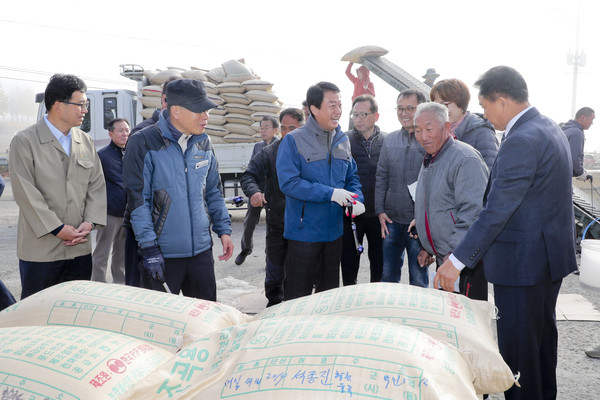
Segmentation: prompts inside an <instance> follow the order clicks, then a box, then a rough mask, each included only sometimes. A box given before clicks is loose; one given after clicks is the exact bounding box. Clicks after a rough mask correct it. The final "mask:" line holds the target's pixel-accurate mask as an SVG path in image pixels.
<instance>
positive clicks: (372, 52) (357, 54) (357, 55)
mask: <svg viewBox="0 0 600 400" xmlns="http://www.w3.org/2000/svg"><path fill="white" fill-rule="evenodd" d="M387 53H388V51H387V50H386V49H384V48H383V47H379V46H361V47H357V48H356V49H354V50H351V51H349V52H348V53H346V54H344V56H343V57H342V61H349V62H353V63H360V59H361V58H362V57H381V56H385V55H386V54H387Z"/></svg>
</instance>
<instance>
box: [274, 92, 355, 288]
mask: <svg viewBox="0 0 600 400" xmlns="http://www.w3.org/2000/svg"><path fill="white" fill-rule="evenodd" d="M306 102H307V106H308V109H309V110H310V114H311V116H310V117H309V118H308V121H307V122H306V125H304V126H302V127H300V128H298V129H296V130H294V131H292V132H290V133H289V134H288V135H286V136H285V138H283V140H282V141H281V144H280V145H279V152H278V154H277V178H278V179H279V186H280V188H281V191H282V192H283V193H284V194H285V195H286V206H285V230H284V237H285V238H286V239H288V254H287V259H286V267H285V283H284V298H285V300H289V299H294V298H297V297H302V296H306V295H309V294H311V293H312V290H313V286H314V287H315V290H316V292H321V291H324V290H328V289H332V288H336V287H338V286H339V281H340V259H341V256H342V233H343V221H342V213H343V212H344V211H343V207H345V206H348V205H352V206H353V213H354V214H355V215H359V214H362V213H363V212H364V211H365V207H364V205H363V202H364V198H363V195H362V192H361V190H360V189H361V185H360V182H359V179H358V174H357V170H356V163H355V162H354V159H352V153H351V149H350V141H349V140H348V136H346V135H345V134H344V133H343V132H342V130H341V128H340V126H339V120H340V117H341V115H342V101H341V99H340V90H339V89H338V87H337V86H336V85H334V84H333V83H329V82H319V83H317V84H316V85H313V86H311V87H310V88H309V89H308V92H307V93H306Z"/></svg>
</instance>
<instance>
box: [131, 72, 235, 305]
mask: <svg viewBox="0 0 600 400" xmlns="http://www.w3.org/2000/svg"><path fill="white" fill-rule="evenodd" d="M166 96H167V104H168V106H167V109H166V110H164V111H162V112H161V114H160V117H159V120H158V123H157V124H154V125H151V126H149V127H147V128H144V129H142V130H141V131H140V132H139V133H138V134H136V135H133V136H132V137H131V138H130V139H129V142H128V143H127V151H126V153H125V159H124V163H123V179H124V180H125V185H126V187H127V196H128V207H129V209H130V211H131V225H132V227H133V231H134V232H135V237H136V240H137V241H138V245H139V248H140V250H141V253H142V263H141V265H140V272H141V286H142V287H145V288H149V289H154V290H165V289H163V287H164V286H165V285H164V283H165V282H166V284H167V285H166V286H167V287H168V288H169V289H170V290H171V291H172V292H173V293H179V291H182V292H183V294H184V295H185V296H188V297H196V298H201V299H205V300H212V301H215V300H216V297H217V294H216V282H215V273H214V260H213V253H212V237H211V233H210V229H211V225H212V230H213V231H214V232H215V233H216V234H217V235H218V236H219V237H220V239H221V243H222V245H223V254H222V255H221V256H219V260H228V259H229V258H230V257H231V255H232V254H233V243H232V241H231V237H230V234H231V220H230V218H229V213H228V211H227V207H226V205H225V201H224V200H223V195H222V191H221V181H220V177H219V172H218V166H217V160H216V158H215V156H214V153H213V149H212V145H211V142H210V140H209V138H208V136H207V135H206V134H205V133H204V130H205V128H206V123H207V120H208V111H209V110H210V109H211V108H214V107H216V106H217V105H216V104H215V103H214V102H212V101H211V100H209V99H208V97H207V95H206V89H205V88H204V84H203V83H202V82H200V81H195V80H190V79H181V80H176V81H173V82H169V83H168V86H167V93H166Z"/></svg>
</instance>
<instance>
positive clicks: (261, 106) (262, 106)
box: [250, 101, 281, 114]
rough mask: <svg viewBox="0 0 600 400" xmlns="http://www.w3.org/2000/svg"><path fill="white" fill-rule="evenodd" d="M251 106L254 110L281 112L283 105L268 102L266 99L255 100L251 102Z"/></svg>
mask: <svg viewBox="0 0 600 400" xmlns="http://www.w3.org/2000/svg"><path fill="white" fill-rule="evenodd" d="M250 108H251V109H252V110H253V111H254V112H257V111H267V112H270V113H276V114H279V112H280V111H281V106H280V105H279V104H274V103H267V102H266V101H253V102H252V103H250Z"/></svg>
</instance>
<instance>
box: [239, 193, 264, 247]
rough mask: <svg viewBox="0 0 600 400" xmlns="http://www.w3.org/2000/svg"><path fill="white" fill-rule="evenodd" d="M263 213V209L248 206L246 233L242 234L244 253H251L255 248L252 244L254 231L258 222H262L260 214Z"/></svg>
mask: <svg viewBox="0 0 600 400" xmlns="http://www.w3.org/2000/svg"><path fill="white" fill-rule="evenodd" d="M261 211H262V207H253V206H252V205H250V204H248V210H247V211H246V216H245V217H244V232H243V233H242V246H241V247H242V251H243V252H245V253H250V252H251V251H252V249H253V247H254V244H253V242H252V236H253V235H254V229H256V225H258V221H260V212H261Z"/></svg>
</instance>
